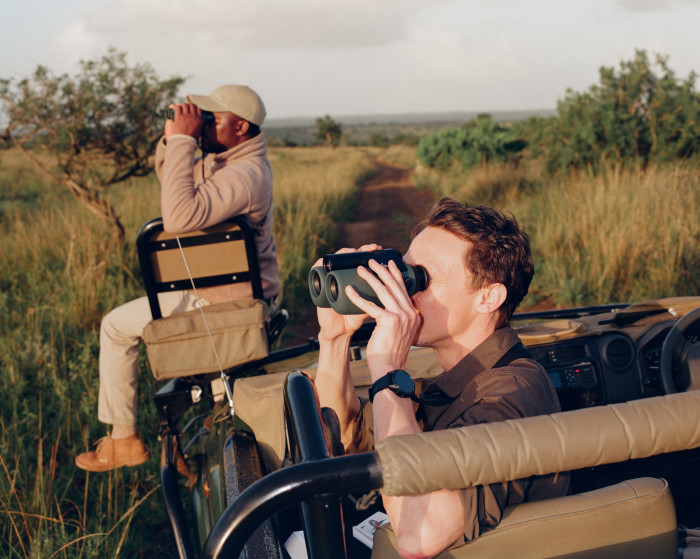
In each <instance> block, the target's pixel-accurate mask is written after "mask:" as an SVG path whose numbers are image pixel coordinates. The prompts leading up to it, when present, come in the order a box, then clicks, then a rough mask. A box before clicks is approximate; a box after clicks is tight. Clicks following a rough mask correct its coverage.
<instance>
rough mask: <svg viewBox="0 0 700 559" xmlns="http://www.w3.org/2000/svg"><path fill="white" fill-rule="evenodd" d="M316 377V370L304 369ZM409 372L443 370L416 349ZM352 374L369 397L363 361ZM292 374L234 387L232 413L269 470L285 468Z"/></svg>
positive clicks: (353, 366) (430, 353)
mask: <svg viewBox="0 0 700 559" xmlns="http://www.w3.org/2000/svg"><path fill="white" fill-rule="evenodd" d="M303 370H304V371H305V372H307V373H308V374H309V375H311V377H315V376H316V366H315V365H314V366H312V367H304V369H303ZM406 370H407V371H408V372H409V373H411V375H412V376H414V377H420V378H432V377H434V376H437V375H439V374H440V373H441V372H442V369H441V368H440V366H439V365H438V364H437V361H436V359H435V353H434V352H433V350H432V349H427V348H415V349H413V350H411V352H410V354H409V356H408V362H407V365H406ZM350 372H351V374H352V378H353V381H354V383H355V386H356V387H357V388H358V393H359V394H360V395H364V396H366V394H367V390H368V389H369V386H370V385H371V382H370V375H369V370H368V368H367V363H366V361H364V360H361V361H351V362H350ZM288 374H289V371H285V372H282V373H272V374H268V375H260V376H256V377H247V378H240V379H237V380H236V381H235V383H234V386H233V409H234V410H235V412H236V415H238V417H239V418H240V419H242V420H243V421H244V422H245V423H246V424H247V425H248V426H249V427H250V428H251V429H252V431H253V433H254V434H255V438H256V440H257V442H258V445H259V447H260V452H261V453H262V456H263V460H264V461H265V463H266V464H267V466H268V467H269V468H270V469H272V470H276V469H278V468H280V467H281V466H282V462H283V460H284V454H285V449H286V437H285V430H284V394H283V385H284V379H285V378H287V375H288Z"/></svg>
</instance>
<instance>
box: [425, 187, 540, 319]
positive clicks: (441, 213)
mask: <svg viewBox="0 0 700 559" xmlns="http://www.w3.org/2000/svg"><path fill="white" fill-rule="evenodd" d="M426 227H439V228H441V229H444V230H446V231H448V232H450V233H452V234H453V235H456V236H457V237H460V238H462V239H464V240H466V241H469V242H470V243H471V245H472V246H471V250H469V251H467V256H466V261H465V266H466V268H467V270H469V272H470V273H471V274H472V275H473V277H474V280H473V282H474V287H475V288H476V289H480V288H482V287H485V286H487V285H491V284H493V283H500V284H503V285H504V286H505V288H506V292H507V296H506V300H505V301H504V302H503V304H502V305H501V307H500V308H499V309H498V321H497V324H496V328H501V327H503V326H505V325H507V324H508V322H510V319H511V317H512V316H513V313H514V312H515V309H516V307H517V306H518V305H519V304H520V302H521V301H522V300H523V298H524V297H525V295H527V291H528V289H529V287H530V282H531V281H532V276H533V275H534V274H535V266H534V264H533V262H532V256H531V254H530V240H529V238H528V235H527V233H525V231H523V230H522V229H521V228H520V226H519V225H518V222H517V221H516V220H515V217H513V215H512V214H511V215H506V214H504V213H502V212H500V211H498V210H495V209H493V208H488V207H485V206H470V205H468V204H463V203H461V202H458V201H456V200H453V199H452V198H442V199H441V200H438V201H437V202H435V204H433V206H432V207H431V208H430V210H429V211H428V214H427V215H426V216H425V218H424V219H423V220H422V221H421V222H420V223H419V224H418V225H417V227H416V230H415V234H418V233H420V232H421V231H422V230H423V229H425V228H426Z"/></svg>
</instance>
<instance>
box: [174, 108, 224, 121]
mask: <svg viewBox="0 0 700 559" xmlns="http://www.w3.org/2000/svg"><path fill="white" fill-rule="evenodd" d="M165 118H166V119H169V120H175V111H174V110H173V109H171V108H170V107H168V108H167V109H165ZM202 122H203V123H204V124H208V123H210V122H214V113H212V112H211V111H202Z"/></svg>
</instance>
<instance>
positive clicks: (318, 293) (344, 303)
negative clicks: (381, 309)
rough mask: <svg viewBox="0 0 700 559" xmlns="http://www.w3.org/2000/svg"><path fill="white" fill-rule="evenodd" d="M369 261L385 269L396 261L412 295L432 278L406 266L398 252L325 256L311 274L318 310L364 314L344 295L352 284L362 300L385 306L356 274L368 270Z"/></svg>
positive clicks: (312, 296)
mask: <svg viewBox="0 0 700 559" xmlns="http://www.w3.org/2000/svg"><path fill="white" fill-rule="evenodd" d="M370 260H376V261H377V262H378V263H379V264H382V265H383V266H388V265H389V262H390V261H392V260H393V261H394V262H395V263H396V265H397V266H398V268H399V270H400V271H401V276H402V278H403V283H404V285H405V286H406V291H408V295H409V296H410V295H413V294H414V293H417V292H418V291H423V290H424V289H425V288H426V287H428V282H429V277H428V272H426V270H425V268H423V266H411V265H410V264H406V263H405V262H404V261H403V258H402V257H401V253H400V252H399V251H398V250H396V249H392V248H388V249H382V250H374V251H369V252H347V253H342V254H327V255H326V256H324V257H323V265H322V266H315V267H313V268H311V272H310V273H309V292H310V293H311V300H312V301H313V302H314V304H315V305H316V306H317V307H332V308H333V310H335V312H337V313H338V314H362V312H363V311H361V310H360V309H359V308H358V307H357V306H355V305H354V304H353V303H352V302H350V299H349V298H348V296H347V295H346V294H345V288H346V287H347V286H348V285H351V286H352V287H354V288H355V291H357V293H358V294H359V295H360V296H361V297H363V298H364V299H367V300H369V301H372V302H373V303H375V304H377V305H379V306H382V304H381V303H380V302H379V298H378V297H377V294H376V293H375V292H374V290H373V289H372V288H371V287H370V286H369V284H368V283H367V282H366V281H365V280H363V279H362V278H360V276H358V275H357V267H358V266H364V267H365V268H367V269H369V261H370Z"/></svg>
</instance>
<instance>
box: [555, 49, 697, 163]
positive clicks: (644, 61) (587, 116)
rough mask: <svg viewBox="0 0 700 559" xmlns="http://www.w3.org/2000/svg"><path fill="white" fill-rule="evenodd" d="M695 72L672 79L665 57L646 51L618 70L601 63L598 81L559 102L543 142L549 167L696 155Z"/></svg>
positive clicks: (624, 63)
mask: <svg viewBox="0 0 700 559" xmlns="http://www.w3.org/2000/svg"><path fill="white" fill-rule="evenodd" d="M696 78H697V76H696V74H695V73H691V74H690V76H689V77H688V78H687V79H686V80H679V79H678V78H676V76H675V74H674V72H673V71H672V70H671V69H670V68H669V67H668V58H667V57H663V56H660V55H656V59H655V62H654V63H653V64H652V63H651V62H650V61H649V57H648V55H647V53H646V52H645V51H637V53H636V55H635V57H634V59H633V60H630V61H623V62H622V63H621V64H620V67H619V70H618V71H616V70H615V69H614V68H606V67H602V68H601V69H600V84H599V85H593V86H591V87H590V88H589V90H588V91H585V92H583V93H579V92H575V91H572V90H568V91H567V93H566V97H565V98H564V99H563V100H562V101H560V102H559V104H558V107H557V111H558V118H556V119H554V120H553V121H552V123H551V124H552V125H551V128H550V129H549V138H548V139H547V140H546V142H545V143H546V144H548V145H549V146H550V147H549V149H548V150H546V161H547V168H548V169H549V170H550V171H554V170H566V169H569V168H583V167H589V168H592V169H594V170H595V169H596V168H597V167H598V165H599V164H600V163H601V162H603V161H607V162H609V163H615V164H617V163H623V162H627V161H634V162H640V163H642V164H643V165H646V164H648V163H650V162H652V161H669V160H673V159H678V158H688V157H690V156H692V155H694V154H697V152H698V149H699V146H700V96H698V94H697V92H696V91H695V81H696Z"/></svg>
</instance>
